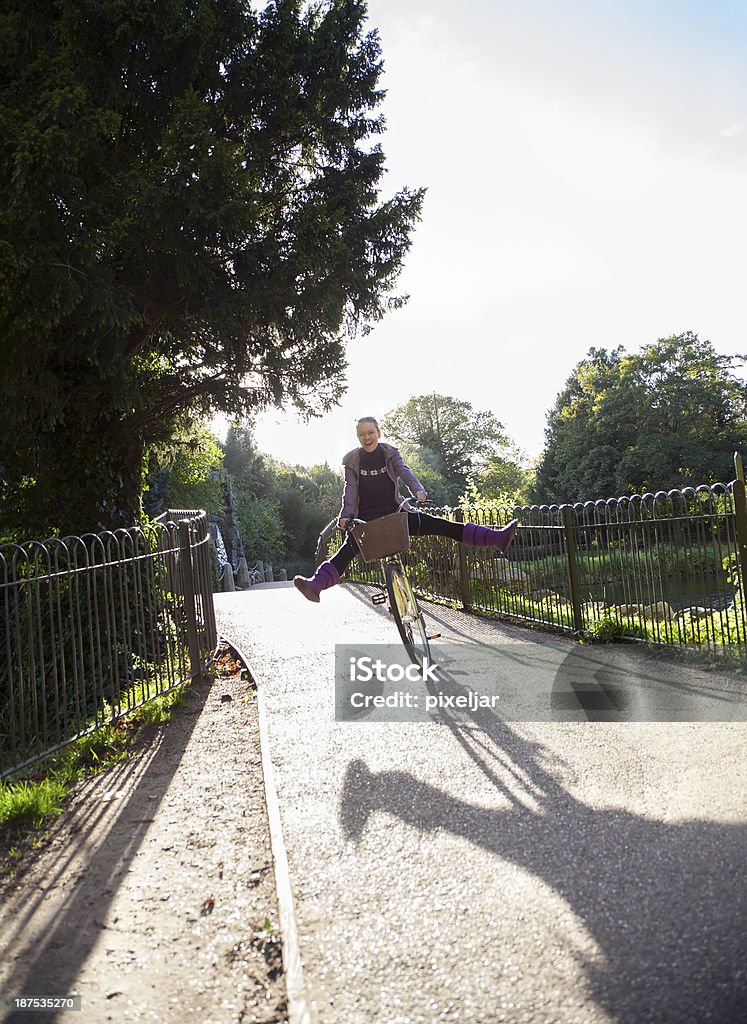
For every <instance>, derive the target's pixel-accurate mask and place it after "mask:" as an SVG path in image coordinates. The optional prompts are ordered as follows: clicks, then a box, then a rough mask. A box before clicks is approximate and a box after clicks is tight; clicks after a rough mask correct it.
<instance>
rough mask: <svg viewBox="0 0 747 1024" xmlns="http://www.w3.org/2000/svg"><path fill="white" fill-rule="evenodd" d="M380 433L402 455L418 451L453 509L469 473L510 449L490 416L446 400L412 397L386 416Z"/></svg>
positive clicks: (466, 405)
mask: <svg viewBox="0 0 747 1024" xmlns="http://www.w3.org/2000/svg"><path fill="white" fill-rule="evenodd" d="M382 428H383V429H384V430H385V432H386V434H387V436H388V437H390V438H391V439H392V440H393V441H394V443H395V444H398V445H400V446H401V447H402V448H403V450H406V451H407V452H410V453H412V452H414V451H417V452H418V453H419V456H420V458H421V460H423V461H424V462H425V463H427V464H428V465H429V466H430V467H431V468H432V469H433V470H435V471H436V472H437V473H438V474H439V475H440V477H441V479H442V480H443V481H445V484H446V489H447V500H446V501H445V502H444V504H456V503H457V501H458V500H459V497H460V495H461V494H462V493H463V492H464V489H465V487H466V484H467V480H468V477H469V474H470V472H471V471H473V470H474V469H476V468H478V467H479V466H481V465H482V464H484V462H485V461H486V460H487V459H489V458H490V457H492V456H497V455H499V454H500V453H501V451H502V450H503V449H505V448H506V447H507V446H508V445H510V441H509V439H508V437H507V435H506V433H505V431H504V429H503V424H502V423H499V422H498V420H497V419H496V418H495V416H494V415H493V414H492V413H490V412H478V411H476V410H475V409H473V407H472V405H471V404H470V403H469V402H465V401H462V400H460V399H457V398H451V397H449V396H448V395H437V394H432V395H415V396H413V397H412V398H410V399H409V400H408V401H407V402H405V404H404V405H401V406H399V407H398V408H396V409H392V410H391V411H390V412H388V413H387V414H386V416H384V418H383V420H382ZM423 483H425V481H423Z"/></svg>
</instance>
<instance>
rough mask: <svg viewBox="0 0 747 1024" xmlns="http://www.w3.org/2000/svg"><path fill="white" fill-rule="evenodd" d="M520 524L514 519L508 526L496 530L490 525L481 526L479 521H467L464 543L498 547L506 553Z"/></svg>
mask: <svg viewBox="0 0 747 1024" xmlns="http://www.w3.org/2000/svg"><path fill="white" fill-rule="evenodd" d="M518 525H519V520H518V519H512V520H511V522H510V523H509V524H508V526H502V527H501V528H500V529H499V530H494V529H492V527H490V526H479V525H478V524H477V523H465V524H464V533H463V535H462V544H467V545H468V547H471V548H497V549H498V551H499V552H500V553H501V554H502V555H505V554H506V552H507V551H508V548H509V545H510V543H511V541H512V540H513V539H514V534H515V533H516V527H517V526H518Z"/></svg>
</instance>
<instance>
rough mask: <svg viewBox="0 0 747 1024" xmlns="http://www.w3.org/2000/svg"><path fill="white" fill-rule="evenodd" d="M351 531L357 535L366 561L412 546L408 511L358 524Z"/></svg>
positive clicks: (357, 541)
mask: <svg viewBox="0 0 747 1024" xmlns="http://www.w3.org/2000/svg"><path fill="white" fill-rule="evenodd" d="M350 532H351V533H352V535H353V536H354V537H355V540H356V543H357V544H358V547H359V548H360V550H361V554H362V555H363V559H364V561H366V562H375V561H377V560H378V559H379V558H386V557H387V556H388V555H396V554H397V553H398V552H399V551H405V550H406V549H407V548H409V546H410V530H409V528H408V524H407V513H406V512H392V514H391V515H389V516H381V517H380V518H379V519H372V520H371V521H370V522H368V523H360V524H357V525H356V526H354V527H352V529H351V531H350Z"/></svg>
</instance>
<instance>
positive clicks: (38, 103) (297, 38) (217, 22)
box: [0, 0, 422, 534]
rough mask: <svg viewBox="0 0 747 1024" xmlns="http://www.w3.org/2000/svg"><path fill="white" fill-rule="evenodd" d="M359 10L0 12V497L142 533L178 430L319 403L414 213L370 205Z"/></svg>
mask: <svg viewBox="0 0 747 1024" xmlns="http://www.w3.org/2000/svg"><path fill="white" fill-rule="evenodd" d="M365 14H366V5H365V3H364V2H363V0H321V2H319V3H316V4H313V5H306V4H303V3H301V2H299V0H274V2H270V3H269V4H267V5H266V6H264V7H263V8H262V9H261V10H257V9H255V8H253V7H252V6H251V5H250V4H248V3H246V2H245V0H190V2H189V3H188V2H186V0H129V2H128V3H126V4H122V3H121V2H120V0H44V2H41V3H29V2H27V0H6V3H5V4H4V5H3V12H2V15H0V135H1V137H2V139H3V145H2V147H0V185H1V189H0V191H1V193H2V199H1V200H0V337H2V339H3V340H2V344H3V374H2V377H1V378H0V380H1V383H0V409H1V410H2V411H1V412H0V499H2V501H3V506H4V514H5V522H6V526H8V527H12V528H13V529H15V530H23V531H26V532H27V533H28V532H30V533H32V534H33V533H35V532H39V531H44V532H46V531H48V530H53V529H59V530H83V529H86V530H88V529H92V528H95V527H96V526H97V525H106V526H116V525H119V524H121V523H123V522H129V521H131V520H132V518H133V517H134V516H135V515H137V513H138V510H139V499H140V493H141V490H142V485H143V471H144V466H145V457H146V453H147V451H148V449H149V448H150V447H151V446H153V445H158V444H161V443H163V442H164V441H166V440H167V439H168V438H169V436H170V434H171V433H172V431H173V426H174V423H175V421H178V419H179V417H180V414H182V413H183V412H184V411H185V410H189V411H190V413H191V414H194V415H208V414H210V413H212V412H215V411H217V410H222V411H225V412H228V413H229V414H234V415H240V414H245V413H248V412H251V410H253V409H257V408H261V407H263V406H266V405H268V404H272V403H276V404H280V403H281V402H283V401H289V402H292V403H295V404H296V405H297V406H298V407H299V408H300V409H302V410H304V411H306V412H308V413H314V412H319V411H322V410H324V409H326V408H328V407H330V405H331V404H333V403H334V402H335V400H336V398H337V396H338V395H339V393H340V388H341V384H342V379H343V375H344V370H345V358H344V340H345V338H346V337H349V336H351V335H352V334H353V333H354V332H355V331H356V330H357V329H360V328H362V329H364V330H365V329H366V328H367V326H368V325H370V324H371V322H373V321H376V320H377V319H379V318H380V317H381V316H382V315H383V314H384V312H385V311H386V309H387V308H389V307H391V306H392V305H397V304H398V303H399V302H401V301H403V300H402V299H398V298H392V297H389V298H387V295H389V294H390V293H391V290H392V288H393V286H394V283H395V281H396V278H397V276H398V273H399V270H400V268H401V265H402V261H403V258H404V256H405V253H406V251H407V248H408V246H409V238H410V234H411V231H412V229H413V226H414V224H415V222H416V220H417V218H418V216H419V211H420V206H421V201H422V193H421V192H419V191H418V192H412V191H409V190H407V189H404V190H402V191H400V192H399V193H397V194H396V195H394V196H393V197H392V198H390V199H388V200H386V201H382V200H381V199H380V196H379V191H378V186H379V182H380V180H381V178H382V175H383V173H384V156H383V153H382V151H381V149H380V147H379V146H378V145H375V144H373V143H372V140H375V138H376V136H377V135H378V134H380V133H381V132H382V130H383V120H382V117H381V115H380V113H379V112H378V111H377V108H378V107H379V104H380V101H381V99H382V96H383V94H382V92H381V90H380V89H379V88H378V79H379V76H380V73H381V67H382V64H381V53H380V47H379V41H378V38H377V34H376V32H375V31H373V32H366V31H365V30H364V20H365Z"/></svg>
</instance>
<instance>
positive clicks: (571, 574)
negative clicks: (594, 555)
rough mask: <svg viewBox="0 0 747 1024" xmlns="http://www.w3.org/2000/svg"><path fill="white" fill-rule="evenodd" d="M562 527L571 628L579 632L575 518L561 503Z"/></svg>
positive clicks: (582, 622)
mask: <svg viewBox="0 0 747 1024" xmlns="http://www.w3.org/2000/svg"><path fill="white" fill-rule="evenodd" d="M562 511H563V528H564V530H565V550H566V557H567V559H568V585H569V589H570V597H571V606H572V608H573V628H574V629H575V630H576V632H577V633H580V632H581V631H582V630H583V628H584V617H583V612H582V611H581V582H580V579H579V575H578V563H577V562H576V538H575V535H574V527H575V520H574V515H573V509H572V507H571V506H570V505H563V509H562Z"/></svg>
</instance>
